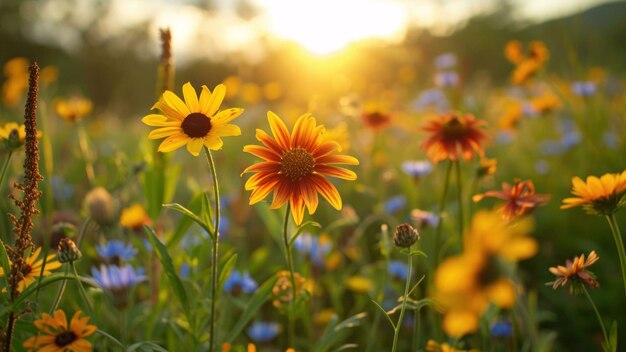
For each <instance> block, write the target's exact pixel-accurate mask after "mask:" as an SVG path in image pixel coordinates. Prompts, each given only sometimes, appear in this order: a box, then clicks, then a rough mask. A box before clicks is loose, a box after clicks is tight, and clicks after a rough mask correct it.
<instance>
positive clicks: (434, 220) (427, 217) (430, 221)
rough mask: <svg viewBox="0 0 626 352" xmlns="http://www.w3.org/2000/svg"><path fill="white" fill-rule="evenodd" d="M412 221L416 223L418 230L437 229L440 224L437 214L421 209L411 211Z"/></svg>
mask: <svg viewBox="0 0 626 352" xmlns="http://www.w3.org/2000/svg"><path fill="white" fill-rule="evenodd" d="M411 220H413V221H415V223H416V226H417V229H418V230H421V229H423V228H425V227H437V225H438V224H439V217H438V216H437V215H436V214H435V213H433V212H430V211H425V210H421V209H413V210H411Z"/></svg>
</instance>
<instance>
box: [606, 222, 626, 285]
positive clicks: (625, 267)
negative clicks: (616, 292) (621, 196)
mask: <svg viewBox="0 0 626 352" xmlns="http://www.w3.org/2000/svg"><path fill="white" fill-rule="evenodd" d="M606 220H607V221H608V222H609V226H610V227H611V232H613V238H614V239H615V246H616V247H617V254H618V255H619V263H620V266H621V267H622V283H623V284H624V293H625V294H626V250H624V241H623V240H622V233H621V231H620V229H619V225H617V221H616V220H615V214H611V215H607V216H606Z"/></svg>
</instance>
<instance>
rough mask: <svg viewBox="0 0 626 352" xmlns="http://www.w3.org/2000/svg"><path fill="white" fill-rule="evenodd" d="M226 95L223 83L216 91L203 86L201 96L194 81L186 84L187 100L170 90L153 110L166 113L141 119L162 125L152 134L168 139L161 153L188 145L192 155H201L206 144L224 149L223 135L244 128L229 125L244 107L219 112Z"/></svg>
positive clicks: (161, 147)
mask: <svg viewBox="0 0 626 352" xmlns="http://www.w3.org/2000/svg"><path fill="white" fill-rule="evenodd" d="M225 95H226V87H225V86H224V85H223V84H219V85H218V86H217V87H215V89H214V90H213V92H212V93H211V91H210V90H209V88H207V87H206V86H202V92H201V93H200V97H199V98H198V95H197V94H196V90H195V89H194V88H193V86H192V85H191V83H189V82H187V83H185V84H184V85H183V97H184V99H185V101H184V102H183V101H182V100H181V99H180V98H179V97H178V96H177V95H176V94H174V93H173V92H171V91H169V90H166V91H165V92H164V93H163V95H161V97H160V98H159V101H158V102H157V103H156V104H154V106H153V107H152V109H159V110H160V111H161V112H162V114H150V115H147V116H144V117H143V118H142V119H141V121H142V122H143V123H145V124H146V125H148V126H154V127H159V128H157V129H155V130H153V131H152V132H150V134H149V135H148V138H150V139H160V138H165V140H163V142H161V145H159V149H158V151H159V152H163V153H167V152H171V151H174V150H176V149H178V148H180V147H182V146H184V145H187V151H189V153H191V155H194V156H198V155H200V150H201V149H202V146H205V147H207V148H209V149H212V150H218V149H221V148H222V145H223V144H224V143H223V142H222V139H221V137H227V136H239V135H240V134H241V130H240V129H239V127H238V126H236V125H231V124H228V122H230V121H231V120H233V119H235V118H236V117H238V116H239V115H241V113H243V109H240V108H231V109H227V110H222V111H219V112H218V110H219V108H220V105H221V104H222V101H223V100H224V96H225Z"/></svg>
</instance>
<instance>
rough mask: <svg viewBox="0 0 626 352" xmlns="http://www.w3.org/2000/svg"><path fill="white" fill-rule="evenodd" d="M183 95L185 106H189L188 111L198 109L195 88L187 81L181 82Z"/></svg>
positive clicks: (196, 110)
mask: <svg viewBox="0 0 626 352" xmlns="http://www.w3.org/2000/svg"><path fill="white" fill-rule="evenodd" d="M183 96H184V97H185V103H186V104H187V108H189V112H199V111H200V103H199V102H198V95H197V94H196V90H195V89H194V88H193V86H192V85H191V83H189V82H187V83H185V84H183Z"/></svg>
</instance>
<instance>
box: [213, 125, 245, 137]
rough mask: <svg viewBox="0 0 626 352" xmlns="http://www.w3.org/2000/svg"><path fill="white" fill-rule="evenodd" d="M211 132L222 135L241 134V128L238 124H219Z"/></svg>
mask: <svg viewBox="0 0 626 352" xmlns="http://www.w3.org/2000/svg"><path fill="white" fill-rule="evenodd" d="M211 133H213V134H215V135H216V136H220V137H227V136H239V135H241V129H240V128H239V126H237V125H230V124H229V125H217V126H214V127H213V128H212V129H211Z"/></svg>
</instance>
